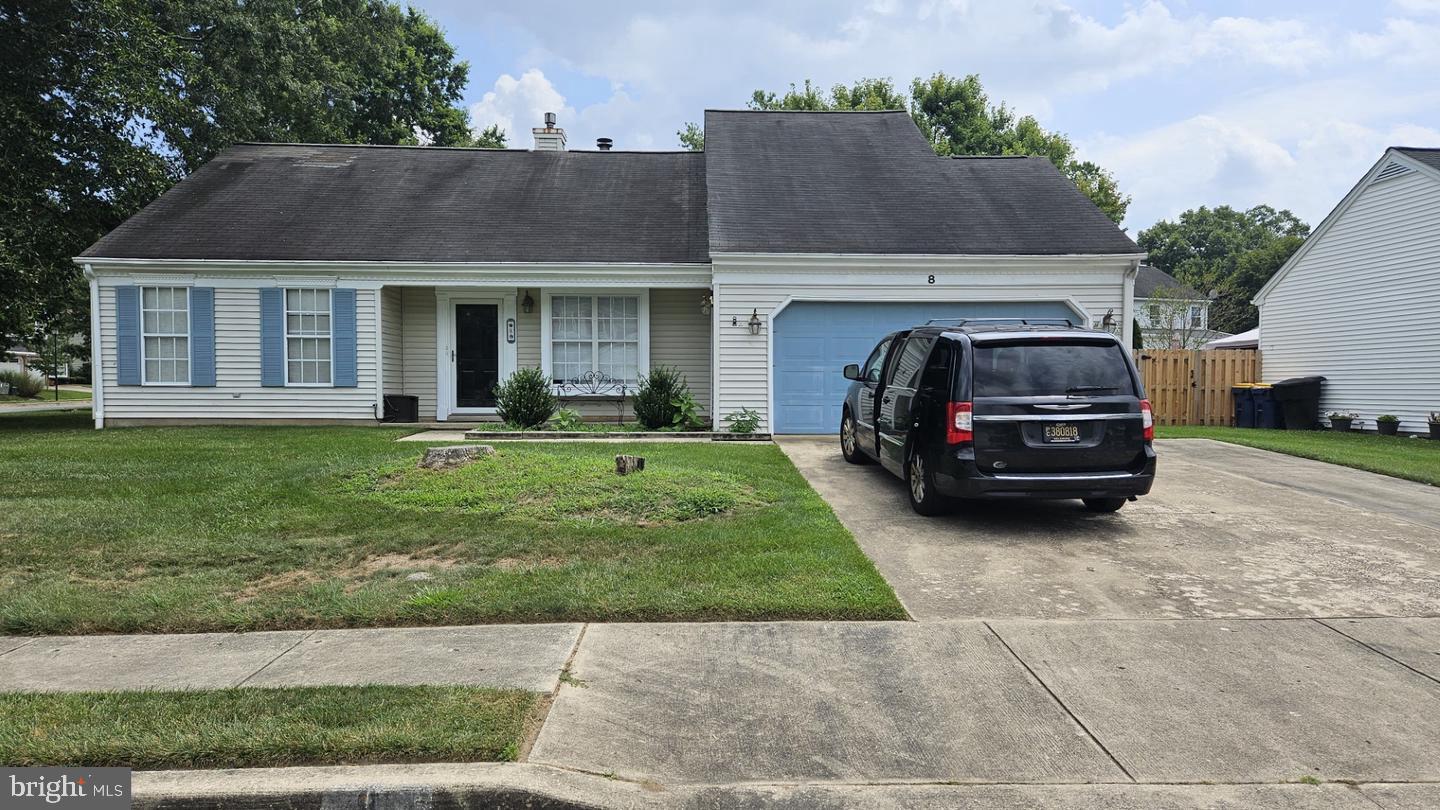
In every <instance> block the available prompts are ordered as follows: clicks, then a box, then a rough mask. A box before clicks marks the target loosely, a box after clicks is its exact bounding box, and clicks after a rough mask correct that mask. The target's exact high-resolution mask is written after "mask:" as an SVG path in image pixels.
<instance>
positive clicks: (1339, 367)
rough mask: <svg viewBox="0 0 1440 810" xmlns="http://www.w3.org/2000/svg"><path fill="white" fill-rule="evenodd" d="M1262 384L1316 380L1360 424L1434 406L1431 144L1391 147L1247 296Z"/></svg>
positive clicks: (1435, 189) (1415, 426) (1439, 400)
mask: <svg viewBox="0 0 1440 810" xmlns="http://www.w3.org/2000/svg"><path fill="white" fill-rule="evenodd" d="M1255 304H1256V305H1257V306H1259V307H1260V350H1261V352H1262V354H1263V356H1264V358H1265V359H1264V375H1265V381H1266V382H1275V381H1276V380H1283V379H1285V378H1287V377H1300V376H1311V375H1320V376H1323V377H1325V378H1326V382H1325V386H1324V389H1323V399H1322V400H1321V411H1322V412H1328V411H1342V412H1355V413H1358V414H1359V415H1360V418H1361V419H1363V420H1364V426H1365V427H1366V428H1369V429H1372V430H1373V429H1374V427H1375V417H1377V416H1379V415H1381V414H1387V413H1388V414H1394V415H1395V416H1398V417H1400V420H1401V423H1400V430H1401V431H1402V432H1423V431H1425V430H1426V426H1425V421H1426V415H1427V413H1429V412H1430V411H1440V359H1437V354H1440V352H1437V350H1440V326H1437V322H1436V313H1437V312H1440V149H1412V148H1405V147H1393V148H1391V149H1388V150H1386V152H1385V154H1384V155H1383V156H1382V157H1381V158H1380V160H1379V161H1378V162H1376V164H1375V165H1374V166H1373V167H1372V168H1371V169H1370V171H1369V172H1367V173H1366V174H1365V176H1364V177H1363V178H1361V180H1360V182H1359V183H1358V184H1357V185H1356V186H1355V187H1354V188H1353V189H1351V190H1350V193H1349V194H1347V195H1346V196H1345V198H1344V199H1343V200H1341V201H1340V204H1339V205H1338V206H1336V207H1335V210H1333V211H1331V212H1330V215H1329V216H1327V217H1326V218H1325V220H1324V221H1323V222H1321V223H1320V226H1319V227H1317V228H1316V229H1315V232H1314V233H1313V234H1311V236H1310V238H1309V239H1307V240H1305V244H1304V245H1302V246H1301V247H1300V249H1299V250H1297V251H1296V252H1295V255H1294V256H1291V257H1290V260H1289V261H1288V262H1286V263H1285V265H1284V266H1283V267H1281V268H1280V270H1279V272H1277V273H1276V274H1275V277H1274V278H1272V279H1271V280H1270V282H1269V283H1268V284H1266V285H1265V286H1264V287H1263V288H1261V290H1260V292H1259V293H1258V294H1257V295H1256V296H1255Z"/></svg>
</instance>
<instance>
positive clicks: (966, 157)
mask: <svg viewBox="0 0 1440 810" xmlns="http://www.w3.org/2000/svg"><path fill="white" fill-rule="evenodd" d="M946 157H949V158H950V159H951V160H1015V159H1017V158H1019V159H1024V160H1029V159H1031V158H1040V159H1041V160H1049V159H1050V158H1047V157H1045V156H1044V155H947V156H946Z"/></svg>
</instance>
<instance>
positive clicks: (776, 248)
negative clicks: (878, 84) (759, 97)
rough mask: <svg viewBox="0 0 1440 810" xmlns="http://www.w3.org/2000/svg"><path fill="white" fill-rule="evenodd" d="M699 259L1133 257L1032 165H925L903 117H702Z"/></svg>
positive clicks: (1109, 226)
mask: <svg viewBox="0 0 1440 810" xmlns="http://www.w3.org/2000/svg"><path fill="white" fill-rule="evenodd" d="M705 150H706V161H707V164H708V165H707V172H706V186H707V188H708V194H709V206H708V207H709V215H710V252H711V253H727V252H736V253H750V252H754V253H860V254H892V253H893V254H971V255H1007V254H1016V255H1064V254H1107V253H1108V254H1116V253H1121V254H1127V253H1140V252H1141V250H1140V248H1139V247H1138V246H1137V245H1136V244H1135V243H1134V242H1133V241H1131V239H1130V238H1129V237H1128V236H1126V235H1125V234H1124V233H1123V232H1122V231H1121V230H1120V229H1119V228H1117V227H1116V226H1115V224H1114V223H1112V222H1111V221H1110V220H1109V219H1108V218H1106V216H1105V215H1104V214H1103V213H1101V212H1100V210H1099V209H1098V208H1096V207H1095V206H1094V205H1093V204H1092V203H1091V202H1090V201H1089V200H1088V199H1087V198H1086V197H1085V196H1084V195H1083V194H1081V193H1080V191H1079V190H1078V189H1077V188H1076V187H1075V184H1074V183H1072V182H1070V181H1069V180H1068V179H1066V178H1065V177H1064V176H1063V175H1061V174H1060V172H1059V171H1057V170H1056V169H1055V167H1054V165H1052V164H1051V163H1050V161H1048V160H1046V159H1045V158H1024V157H1008V158H965V159H959V160H946V159H943V158H939V157H936V155H935V153H934V151H933V150H931V148H930V145H929V144H928V143H927V142H926V140H925V138H924V136H922V135H921V134H920V131H919V129H918V128H917V127H916V126H915V123H914V121H913V120H912V119H911V118H910V116H909V114H908V113H905V112H903V111H889V112H755V111H727V110H707V111H706V113H705Z"/></svg>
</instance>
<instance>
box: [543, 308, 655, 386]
mask: <svg viewBox="0 0 1440 810" xmlns="http://www.w3.org/2000/svg"><path fill="white" fill-rule="evenodd" d="M589 371H597V372H600V373H601V374H605V375H607V376H609V377H611V378H612V379H616V380H623V381H624V382H626V383H628V384H631V385H633V384H635V383H637V382H638V381H639V378H640V371H641V369H640V298H639V297H638V296H634V295H555V296H552V297H551V298H550V373H551V375H552V376H553V377H554V378H555V381H556V382H559V383H564V382H567V381H571V380H576V379H579V378H580V377H581V376H582V375H584V374H585V373H586V372H589Z"/></svg>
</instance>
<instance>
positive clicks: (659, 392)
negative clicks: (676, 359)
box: [635, 366, 690, 430]
mask: <svg viewBox="0 0 1440 810" xmlns="http://www.w3.org/2000/svg"><path fill="white" fill-rule="evenodd" d="M689 394H690V386H689V385H687V384H686V383H685V375H684V374H681V373H680V371H679V370H678V369H676V368H673V367H671V366H656V367H655V368H653V369H651V370H650V373H649V374H648V375H644V376H642V377H640V388H639V390H637V391H636V392H635V419H636V421H638V422H639V423H640V424H642V425H644V426H645V427H647V428H650V429H651V430H659V429H660V428H667V427H670V426H671V425H674V424H675V413H676V411H677V410H678V408H677V407H676V406H675V400H676V399H679V398H681V397H685V396H689Z"/></svg>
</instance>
